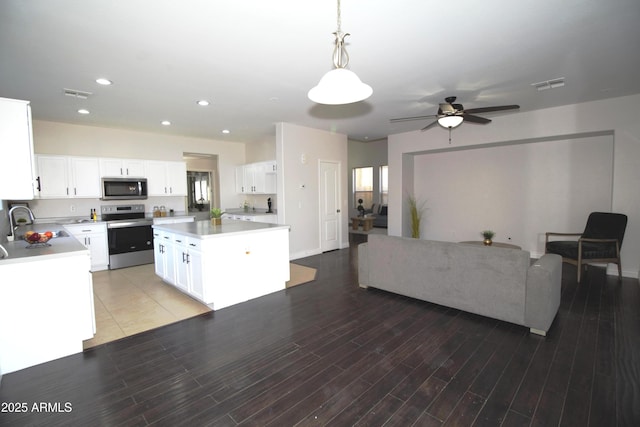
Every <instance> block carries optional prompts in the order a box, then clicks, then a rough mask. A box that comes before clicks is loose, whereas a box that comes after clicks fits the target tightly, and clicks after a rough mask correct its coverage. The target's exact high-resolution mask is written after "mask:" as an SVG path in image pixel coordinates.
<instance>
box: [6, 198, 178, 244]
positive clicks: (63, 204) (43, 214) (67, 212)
mask: <svg viewBox="0 0 640 427" xmlns="http://www.w3.org/2000/svg"><path fill="white" fill-rule="evenodd" d="M27 203H29V207H30V208H31V210H32V211H33V215H34V216H35V217H36V219H37V220H38V219H42V218H66V217H87V218H89V217H90V215H91V209H96V210H97V212H98V218H99V217H100V206H102V205H127V204H139V203H141V204H144V205H145V212H146V213H147V214H149V215H152V214H153V207H154V206H158V207H160V206H164V207H165V208H166V210H167V212H169V210H170V209H173V210H174V211H175V212H181V213H184V211H185V206H184V197H149V198H148V199H146V200H121V201H103V200H99V199H46V200H41V199H34V200H29V201H28V202H27ZM5 209H6V208H5ZM4 217H5V220H6V221H7V222H8V217H7V215H6V213H5V214H4ZM6 227H7V233H8V230H9V225H8V224H7V225H6ZM7 233H4V234H5V235H6V234H7Z"/></svg>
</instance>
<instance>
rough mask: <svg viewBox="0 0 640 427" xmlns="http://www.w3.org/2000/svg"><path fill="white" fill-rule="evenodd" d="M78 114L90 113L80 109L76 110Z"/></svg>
mask: <svg viewBox="0 0 640 427" xmlns="http://www.w3.org/2000/svg"><path fill="white" fill-rule="evenodd" d="M78 113H79V114H89V113H90V112H89V110H87V109H86V108H81V109H79V110H78Z"/></svg>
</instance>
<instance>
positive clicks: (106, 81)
mask: <svg viewBox="0 0 640 427" xmlns="http://www.w3.org/2000/svg"><path fill="white" fill-rule="evenodd" d="M96 83H98V84H99V85H102V86H111V85H112V84H113V82H112V81H111V80H109V79H105V78H103V77H101V78H99V79H96Z"/></svg>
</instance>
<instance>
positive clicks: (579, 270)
mask: <svg viewBox="0 0 640 427" xmlns="http://www.w3.org/2000/svg"><path fill="white" fill-rule="evenodd" d="M576 268H577V269H578V273H577V276H578V277H577V279H576V280H577V281H578V283H580V276H581V273H582V264H578V265H577V266H576Z"/></svg>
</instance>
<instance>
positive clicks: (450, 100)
mask: <svg viewBox="0 0 640 427" xmlns="http://www.w3.org/2000/svg"><path fill="white" fill-rule="evenodd" d="M444 100H445V102H444V103H441V104H440V106H439V107H438V114H432V115H429V116H415V117H400V118H397V119H391V120H390V122H391V123H398V122H408V121H412V120H424V119H429V118H436V120H435V121H433V122H431V123H429V124H428V125H427V126H425V127H423V128H422V129H421V130H422V131H425V130H427V129H429V128H431V127H433V126H435V125H436V124H439V125H440V126H442V127H444V128H447V129H449V142H451V129H453V128H455V127H458V126H460V124H462V122H463V121H464V122H469V123H477V124H481V125H486V124H487V123H491V120H490V119H487V118H484V117H480V116H476V115H475V114H478V113H490V112H493V111H504V110H517V109H518V108H520V106H519V105H497V106H494V107H480V108H469V109H468V110H465V109H464V106H463V105H462V104H455V102H456V97H455V96H448V97H446V98H445V99H444Z"/></svg>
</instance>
